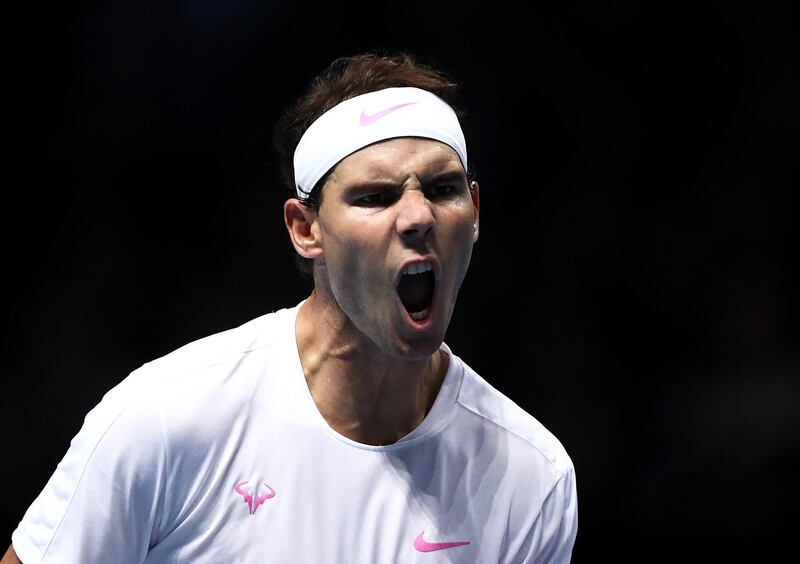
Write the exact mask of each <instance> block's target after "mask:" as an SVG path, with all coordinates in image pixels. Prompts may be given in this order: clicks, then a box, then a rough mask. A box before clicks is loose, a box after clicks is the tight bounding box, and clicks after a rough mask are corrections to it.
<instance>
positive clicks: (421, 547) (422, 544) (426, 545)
mask: <svg viewBox="0 0 800 564" xmlns="http://www.w3.org/2000/svg"><path fill="white" fill-rule="evenodd" d="M424 534H425V531H422V532H421V533H420V534H418V535H417V538H415V539H414V548H416V549H417V550H418V551H420V552H434V551H437V550H444V549H445V548H453V547H454V546H464V545H465V544H469V541H460V542H428V541H426V540H425V539H424V538H422V535H424Z"/></svg>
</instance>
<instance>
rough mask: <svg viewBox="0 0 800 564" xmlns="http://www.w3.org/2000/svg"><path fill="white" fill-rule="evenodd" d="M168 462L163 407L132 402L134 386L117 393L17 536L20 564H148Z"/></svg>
mask: <svg viewBox="0 0 800 564" xmlns="http://www.w3.org/2000/svg"><path fill="white" fill-rule="evenodd" d="M134 395H136V394H134ZM166 456H167V453H166V447H165V442H164V435H163V432H162V426H161V418H160V416H159V414H158V412H157V408H156V407H155V406H154V405H153V404H151V403H148V402H147V401H144V400H142V399H141V397H139V398H138V399H132V398H131V393H130V386H126V385H121V386H118V387H117V388H115V389H114V390H111V391H110V392H109V393H108V394H106V396H105V397H104V398H103V400H102V401H101V402H100V403H99V404H98V405H97V406H96V407H95V408H94V409H93V410H92V411H90V412H89V414H88V415H87V416H86V418H85V420H84V424H83V426H82V427H81V430H80V431H79V432H78V434H77V435H76V436H75V437H74V438H73V440H72V442H71V443H70V447H69V450H68V451H67V453H66V455H65V456H64V458H63V459H62V460H61V462H60V463H59V464H58V467H57V468H56V470H55V472H54V473H53V475H52V476H51V477H50V479H49V481H48V482H47V484H46V485H45V487H44V489H43V490H42V492H41V493H40V494H39V496H38V497H37V498H36V500H35V501H34V502H33V503H32V504H31V506H30V507H29V508H28V510H27V512H26V513H25V516H24V517H23V519H22V521H21V522H20V524H19V526H18V527H17V529H16V530H15V531H14V533H13V535H12V543H13V545H14V550H15V551H16V552H17V554H18V556H19V558H20V560H22V562H23V563H24V564H32V563H36V562H53V563H55V562H58V563H61V562H81V563H86V564H92V563H101V562H102V563H108V562H114V563H118V564H128V563H134V562H142V561H143V560H144V559H145V557H146V556H147V551H148V548H149V546H150V544H151V543H152V542H153V541H154V539H155V536H156V529H157V526H158V521H159V519H160V514H161V507H162V504H161V499H162V498H163V486H162V483H163V477H164V475H165V467H166Z"/></svg>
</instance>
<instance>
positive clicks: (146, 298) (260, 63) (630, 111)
mask: <svg viewBox="0 0 800 564" xmlns="http://www.w3.org/2000/svg"><path fill="white" fill-rule="evenodd" d="M19 4H22V3H19ZM4 11H5V12H6V15H5V16H4V17H3V23H2V26H3V27H4V28H7V29H5V32H4V33H3V34H2V35H3V42H4V43H5V45H4V49H3V51H4V53H5V54H4V56H3V59H4V63H3V67H4V69H5V70H4V71H3V75H4V80H3V82H4V86H3V87H2V99H3V101H4V103H3V109H4V111H3V115H4V118H3V122H4V127H3V130H4V138H5V141H6V143H5V144H6V149H5V150H4V152H3V161H4V165H3V170H2V178H3V188H2V195H3V203H2V205H1V206H0V210H2V211H0V220H1V221H2V228H1V230H0V236H2V247H1V248H2V249H3V257H2V261H3V265H4V267H3V272H4V275H3V279H4V282H5V288H6V290H5V292H4V294H5V298H6V299H5V303H4V307H3V311H4V312H5V315H4V316H3V317H4V324H3V329H4V331H3V338H2V347H3V354H2V359H3V370H2V380H1V381H0V382H1V383H0V429H2V433H3V435H2V439H3V440H2V454H1V455H0V456H2V464H0V467H2V475H0V484H2V487H0V500H2V502H1V503H0V539H6V540H1V541H0V544H3V545H5V544H6V543H7V542H8V541H9V540H10V534H11V532H12V530H13V529H14V527H15V526H16V524H17V522H18V520H19V519H20V518H21V516H22V514H23V513H24V511H25V509H26V508H27V506H28V504H30V502H31V501H32V500H33V499H34V497H35V496H36V495H37V493H38V491H39V490H40V489H41V487H42V486H43V485H44V483H45V482H46V480H47V478H48V477H49V475H50V474H51V473H52V471H53V470H54V468H55V465H56V464H57V463H58V461H59V460H60V458H61V457H62V456H63V454H64V452H65V451H66V448H67V446H68V444H69V440H70V438H71V437H72V436H73V435H74V434H75V433H76V432H77V431H78V429H79V428H80V425H81V422H82V420H83V416H84V415H85V413H86V412H87V411H88V410H89V409H91V407H93V406H94V405H95V404H96V403H97V402H98V401H99V400H100V398H101V396H102V395H103V393H105V391H107V390H108V389H109V388H110V387H112V386H113V385H114V384H116V383H117V382H119V381H120V380H121V379H122V378H124V377H125V376H126V375H127V374H128V373H129V372H130V371H131V370H133V369H135V368H137V367H138V366H140V365H141V364H142V363H144V362H146V361H148V360H151V359H153V358H155V357H157V356H160V355H163V354H165V353H167V352H169V351H171V350H173V349H174V348H177V347H178V346H180V345H182V344H184V343H186V342H188V341H191V340H194V339H197V338H200V337H203V336H205V335H208V334H210V333H213V332H217V331H221V330H224V329H227V328H230V327H233V326H236V325H239V324H241V323H243V322H245V321H247V320H249V319H251V318H253V317H256V316H258V315H261V314H264V313H266V312H269V311H273V310H276V309H280V308H283V307H288V306H293V305H294V304H296V303H297V302H298V301H299V300H300V299H302V298H303V297H305V296H306V295H307V292H308V285H307V284H306V283H304V282H303V281H302V279H301V278H300V277H299V275H298V274H297V273H296V272H295V271H294V268H293V259H292V252H291V249H290V246H289V243H288V239H287V236H286V234H285V229H284V227H283V224H282V215H281V205H282V203H283V201H284V200H285V198H286V196H287V194H286V192H285V191H284V189H283V188H282V187H281V186H280V185H279V183H278V175H277V170H276V166H275V157H274V154H273V152H272V149H271V131H272V127H273V125H274V123H275V121H276V120H277V118H278V116H279V114H280V113H281V112H282V110H283V109H284V108H285V107H286V106H287V105H288V104H289V103H290V102H291V101H292V100H293V99H294V98H295V97H296V96H297V95H299V94H300V93H301V91H302V90H303V89H304V88H305V86H306V83H307V81H308V80H309V79H310V78H311V77H312V76H313V75H314V74H316V73H317V72H319V71H320V70H322V69H323V68H324V67H325V66H326V65H327V64H328V63H329V62H330V61H331V60H333V59H334V58H336V57H339V56H342V55H349V54H354V53H357V52H361V51H364V50H368V49H375V48H391V49H405V50H408V51H410V52H412V53H414V54H416V55H417V56H418V57H419V58H420V59H421V60H422V61H424V62H428V63H432V64H434V65H437V66H439V67H441V68H443V69H444V70H446V71H448V72H449V73H450V74H452V75H453V76H454V77H456V78H457V79H458V81H459V82H460V83H461V85H462V98H463V105H464V106H465V107H466V109H467V111H468V115H467V118H466V121H465V127H466V129H467V131H468V133H469V134H470V136H471V138H472V143H471V145H470V157H471V160H472V161H473V162H474V163H475V164H476V168H477V173H478V180H479V181H480V183H481V197H482V201H481V203H482V208H481V238H480V241H479V242H478V244H477V246H476V249H475V254H474V258H473V263H472V268H471V271H470V274H469V276H468V277H467V280H466V282H465V284H464V286H463V288H462V292H461V298H460V302H459V307H458V308H457V309H456V313H455V315H454V317H453V322H452V325H451V328H450V330H449V333H448V336H447V341H448V344H450V346H451V347H453V349H454V350H455V352H456V353H457V354H459V355H460V356H461V357H462V358H464V359H465V360H466V361H467V362H468V363H469V364H470V365H472V366H473V367H474V368H475V369H476V370H477V371H478V372H479V373H481V374H482V375H483V376H484V377H485V378H486V379H488V380H489V381H490V382H492V383H493V384H494V385H495V386H496V387H497V388H499V389H500V390H501V391H503V392H504V393H506V394H507V395H509V396H510V397H511V398H512V399H514V400H515V401H516V402H517V403H519V404H520V405H522V406H523V407H524V408H525V409H527V410H528V411H529V412H531V413H532V414H534V415H535V416H536V417H537V418H538V419H539V420H540V421H542V422H543V423H544V424H545V425H546V426H547V427H548V428H549V429H550V430H552V431H553V432H554V433H555V434H556V435H557V436H558V437H559V438H560V439H561V441H562V442H563V443H564V444H565V446H566V447H567V449H568V451H569V453H570V455H571V456H572V458H573V461H574V462H575V465H576V469H577V476H578V491H579V502H580V504H579V505H580V528H579V534H578V540H577V543H576V547H575V553H574V561H576V562H592V561H600V560H603V561H605V560H611V561H642V562H647V561H656V560H694V559H699V558H700V557H701V556H705V557H722V556H725V557H727V558H729V559H733V560H753V561H763V560H764V559H769V557H770V556H771V555H773V554H774V553H775V551H776V550H777V548H778V547H779V546H781V545H785V546H791V544H790V543H789V541H790V540H791V537H792V536H793V535H792V533H793V532H794V531H796V523H797V516H796V507H795V506H796V501H798V498H797V495H796V491H797V488H796V486H795V480H796V477H797V475H798V470H800V464H798V458H799V456H798V455H799V454H800V444H799V443H800V439H798V430H800V415H798V410H797V409H796V407H795V403H796V402H797V400H798V399H799V398H800V381H799V380H798V371H799V369H800V358H798V345H799V344H800V333H799V332H798V327H797V320H798V313H799V312H798V300H797V294H796V292H795V289H796V288H797V286H798V276H797V272H796V271H795V269H794V268H793V267H794V263H795V262H796V251H795V248H794V246H793V245H792V244H790V241H792V240H793V239H796V238H797V231H798V228H797V222H796V219H795V216H796V210H797V196H796V195H795V193H794V191H793V190H792V188H793V186H794V185H795V183H796V168H797V166H796V162H797V161H796V158H795V155H794V154H793V153H794V152H795V151H793V150H792V149H794V142H795V139H794V138H795V137H796V134H797V131H798V110H797V103H798V99H800V89H799V88H798V74H797V70H796V65H797V62H798V60H797V53H798V51H797V41H796V39H795V37H794V34H795V33H796V26H797V17H796V16H797V11H796V8H795V6H793V5H792V4H791V3H789V2H785V3H770V2H751V3H749V4H734V3H730V2H722V1H719V2H705V3H688V2H687V3H676V2H647V3H639V2H630V1H627V2H625V1H622V2H613V3H600V2H583V3H542V4H541V5H536V4H534V5H532V6H529V7H527V8H520V7H518V6H517V5H516V4H514V3H510V2H486V3H484V4H478V5H475V6H468V5H465V4H459V3H448V4H441V3H436V2H424V3H421V4H408V3H372V4H352V3H351V4H347V5H342V4H339V3H333V2H331V3H328V4H325V5H322V4H319V5H318V4H309V3H302V2H296V3H292V4H289V3H285V2H255V1H252V0H228V1H222V0H219V1H212V0H202V1H200V0H194V1H191V0H184V1H182V2H175V3H170V4H169V5H167V3H164V2H155V1H150V0H147V1H137V2H133V1H121V0H114V1H105V2H94V3H82V4H80V3H78V4H76V3H54V4H52V5H47V6H45V5H32V4H30V3H27V4H26V7H25V8H21V7H17V8H8V7H6V8H4ZM790 147H791V149H790Z"/></svg>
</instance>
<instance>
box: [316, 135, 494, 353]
mask: <svg viewBox="0 0 800 564" xmlns="http://www.w3.org/2000/svg"><path fill="white" fill-rule="evenodd" d="M312 230H315V233H316V235H317V236H318V237H319V241H320V242H321V247H322V256H321V257H320V258H318V259H317V261H316V263H317V264H316V266H317V282H316V283H317V284H326V285H327V286H328V287H329V288H330V295H332V296H333V298H334V299H335V301H336V303H337V305H338V307H339V308H340V309H341V310H342V312H343V313H344V314H345V315H346V316H347V317H348V318H349V320H350V321H351V322H352V323H353V325H354V326H355V328H356V329H357V330H358V331H360V333H362V334H363V335H364V336H365V337H367V338H368V339H369V340H371V341H372V342H373V343H374V344H375V345H376V346H377V347H378V348H380V349H381V350H382V351H384V352H386V353H388V354H390V355H392V356H395V357H400V358H404V359H408V360H412V359H422V358H425V357H427V356H429V355H430V354H432V353H433V352H434V351H435V350H436V349H437V348H438V347H439V345H440V344H441V342H442V340H443V339H444V335H445V331H446V329H447V326H448V324H449V322H450V317H451V315H452V313H453V308H454V307H455V303H456V297H457V294H458V290H459V288H460V287H461V282H462V281H463V279H464V276H465V274H466V272H467V267H468V266H469V261H470V257H471V255H472V246H473V244H474V243H475V241H476V240H477V238H478V187H477V184H473V190H472V191H470V186H469V185H468V182H467V177H466V174H465V172H464V168H463V166H462V165H461V161H460V160H459V158H458V155H457V154H456V152H455V151H454V150H453V149H452V148H451V147H449V146H447V145H445V144H444V143H440V142H438V141H434V140H430V139H421V138H412V137H403V138H397V139H391V140H387V141H383V142H380V143H376V144H374V145H370V146H368V147H365V148H364V149H361V150H360V151H357V152H356V153H353V154H352V155H350V156H348V157H347V158H345V159H344V160H342V161H341V162H340V163H339V164H338V165H337V166H336V168H335V169H334V170H333V172H332V173H331V174H330V176H329V177H328V181H327V182H326V184H325V186H324V189H323V198H322V203H321V205H320V208H319V213H318V217H317V221H316V222H315V223H314V224H313V226H312ZM417 271H420V272H417ZM415 272H417V273H415Z"/></svg>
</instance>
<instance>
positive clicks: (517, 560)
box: [504, 466, 578, 564]
mask: <svg viewBox="0 0 800 564" xmlns="http://www.w3.org/2000/svg"><path fill="white" fill-rule="evenodd" d="M577 533H578V499H577V492H576V486H575V470H574V468H573V467H572V466H570V467H569V469H568V470H567V471H566V472H565V473H564V474H563V475H562V476H561V477H560V478H559V479H558V481H557V482H556V483H555V484H554V485H553V487H552V488H551V489H550V493H549V494H548V495H547V497H546V498H545V500H544V502H543V503H542V506H541V509H540V510H539V513H538V515H536V516H535V519H534V520H533V522H532V525H531V526H530V527H529V528H528V530H527V531H525V532H524V533H523V534H524V540H522V542H521V543H519V548H518V549H517V550H516V551H515V553H514V554H513V555H511V556H510V557H509V558H508V559H506V560H504V562H507V563H508V564H562V563H568V562H569V561H570V559H571V558H572V548H573V546H574V545H575V537H576V535H577Z"/></svg>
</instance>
